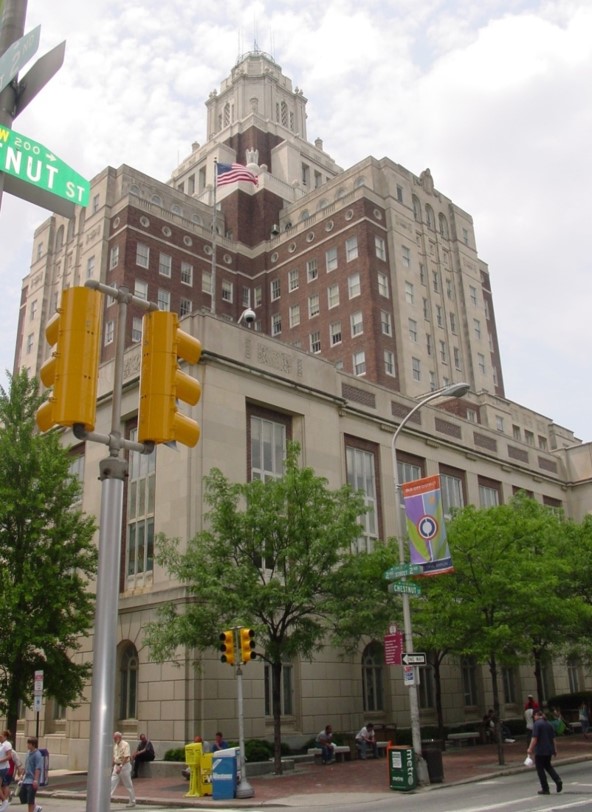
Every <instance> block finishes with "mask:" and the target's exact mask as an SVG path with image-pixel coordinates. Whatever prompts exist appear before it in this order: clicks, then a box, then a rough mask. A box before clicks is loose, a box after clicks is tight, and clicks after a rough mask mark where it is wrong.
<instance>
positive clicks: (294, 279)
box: [288, 269, 298, 292]
mask: <svg viewBox="0 0 592 812" xmlns="http://www.w3.org/2000/svg"><path fill="white" fill-rule="evenodd" d="M288 290H289V291H290V292H291V291H293V290H298V271H297V270H295V269H293V270H291V271H289V272H288Z"/></svg>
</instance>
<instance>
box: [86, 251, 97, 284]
mask: <svg viewBox="0 0 592 812" xmlns="http://www.w3.org/2000/svg"><path fill="white" fill-rule="evenodd" d="M94 272H95V258H94V256H92V257H89V258H88V259H87V260H86V278H87V279H92V278H93V275H94Z"/></svg>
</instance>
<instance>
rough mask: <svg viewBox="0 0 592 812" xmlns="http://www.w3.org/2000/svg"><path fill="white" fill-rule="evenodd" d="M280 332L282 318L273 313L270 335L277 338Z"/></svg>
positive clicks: (278, 314)
mask: <svg viewBox="0 0 592 812" xmlns="http://www.w3.org/2000/svg"><path fill="white" fill-rule="evenodd" d="M281 332H282V316H281V314H280V313H274V314H273V316H272V317H271V334H272V336H279V334H280V333H281Z"/></svg>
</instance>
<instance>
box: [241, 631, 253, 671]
mask: <svg viewBox="0 0 592 812" xmlns="http://www.w3.org/2000/svg"><path fill="white" fill-rule="evenodd" d="M238 635H239V640H240V650H241V662H243V663H248V662H250V661H251V660H254V659H255V657H256V656H257V655H256V654H255V652H254V651H253V649H254V648H255V632H254V631H253V629H241V630H240V631H239V633H238Z"/></svg>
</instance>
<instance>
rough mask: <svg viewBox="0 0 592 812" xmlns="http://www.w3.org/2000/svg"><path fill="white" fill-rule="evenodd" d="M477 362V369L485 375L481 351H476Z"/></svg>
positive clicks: (483, 358) (483, 357)
mask: <svg viewBox="0 0 592 812" xmlns="http://www.w3.org/2000/svg"><path fill="white" fill-rule="evenodd" d="M477 363H478V364H479V371H480V372H482V373H483V375H485V356H484V355H483V353H482V352H478V353H477Z"/></svg>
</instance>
